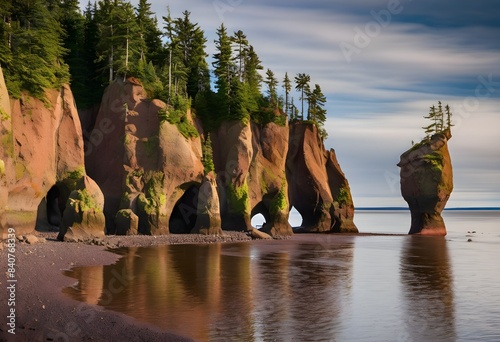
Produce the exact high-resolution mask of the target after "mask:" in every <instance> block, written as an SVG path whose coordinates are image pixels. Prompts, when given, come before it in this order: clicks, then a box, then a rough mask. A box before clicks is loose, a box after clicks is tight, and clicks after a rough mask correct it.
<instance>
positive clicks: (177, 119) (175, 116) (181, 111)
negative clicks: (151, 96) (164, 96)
mask: <svg viewBox="0 0 500 342" xmlns="http://www.w3.org/2000/svg"><path fill="white" fill-rule="evenodd" d="M173 100H174V101H173V103H174V110H172V111H170V112H168V111H167V110H166V109H161V110H159V111H158V116H159V118H160V122H163V121H168V122H169V123H171V124H172V125H176V126H177V129H178V130H179V132H180V133H181V134H182V135H183V136H184V137H185V138H186V139H190V138H195V137H198V136H199V134H198V131H197V130H196V127H194V126H193V124H192V123H191V122H190V121H189V119H188V117H187V112H188V109H189V108H190V105H191V101H190V100H189V99H186V98H185V97H183V96H180V95H176V96H174V98H173Z"/></svg>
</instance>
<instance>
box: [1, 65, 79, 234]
mask: <svg viewBox="0 0 500 342" xmlns="http://www.w3.org/2000/svg"><path fill="white" fill-rule="evenodd" d="M0 101H1V107H0V108H1V118H0V119H1V121H0V134H1V143H0V160H1V161H0V231H1V232H5V231H6V229H7V228H8V227H14V228H15V229H16V234H18V235H22V234H28V233H30V232H32V231H33V230H34V229H35V225H36V223H37V212H39V213H38V214H39V215H38V216H39V218H41V220H40V221H39V222H38V223H39V224H44V225H49V222H47V220H48V219H49V218H50V217H51V216H54V213H53V212H50V208H53V207H54V206H53V205H52V203H51V204H46V205H45V204H44V201H45V199H44V198H45V196H46V195H47V194H48V192H49V190H50V189H51V188H53V187H56V188H57V189H58V197H54V198H52V200H55V201H56V202H60V203H62V205H61V207H60V208H59V214H58V215H59V216H60V215H62V211H63V210H64V203H66V200H67V198H68V196H69V194H70V192H71V191H72V190H73V189H74V186H75V184H76V180H77V179H79V178H80V177H81V176H82V175H84V174H85V169H84V149H83V139H82V131H81V128H80V120H79V118H78V113H77V110H76V107H75V102H74V99H73V95H72V93H71V90H70V88H69V86H67V85H65V86H63V87H62V88H61V89H60V90H59V91H58V90H53V89H52V90H47V91H46V102H45V103H44V102H42V101H40V100H37V99H35V98H32V97H30V96H27V95H24V96H23V97H22V98H21V99H18V100H11V101H10V103H9V97H8V93H7V89H6V87H5V83H4V80H3V75H2V74H1V70H0ZM56 205H57V204H56ZM40 211H42V212H40ZM53 219H54V220H53V222H55V223H57V222H58V220H59V222H60V217H59V218H55V217H53Z"/></svg>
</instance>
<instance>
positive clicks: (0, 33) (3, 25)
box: [0, 0, 12, 68]
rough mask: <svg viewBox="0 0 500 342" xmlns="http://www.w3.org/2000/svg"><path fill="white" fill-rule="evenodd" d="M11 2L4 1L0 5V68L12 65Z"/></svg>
mask: <svg viewBox="0 0 500 342" xmlns="http://www.w3.org/2000/svg"><path fill="white" fill-rule="evenodd" d="M11 10H12V4H11V0H4V1H2V2H1V3H0V17H1V18H2V21H1V22H0V66H1V67H3V68H6V67H10V66H11V63H12V51H11V46H12V27H11V22H12V18H11Z"/></svg>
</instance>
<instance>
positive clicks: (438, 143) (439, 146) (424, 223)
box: [398, 130, 453, 235]
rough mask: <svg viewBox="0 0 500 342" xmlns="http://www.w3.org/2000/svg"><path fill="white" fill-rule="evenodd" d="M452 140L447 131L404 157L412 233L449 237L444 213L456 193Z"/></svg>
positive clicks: (403, 185) (402, 165)
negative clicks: (451, 152)
mask: <svg viewBox="0 0 500 342" xmlns="http://www.w3.org/2000/svg"><path fill="white" fill-rule="evenodd" d="M450 138H451V132H450V130H446V131H444V132H443V133H440V134H435V135H433V136H432V137H431V138H430V140H428V141H423V142H421V143H419V144H417V145H415V146H414V147H412V148H411V149H410V150H408V151H406V152H405V153H403V154H402V155H401V160H400V162H399V163H398V166H399V167H400V168H401V172H400V176H401V194H402V195H403V198H404V199H405V201H406V202H407V203H408V206H409V208H410V212H411V227H410V231H409V234H421V235H446V226H445V224H444V221H443V218H442V216H441V212H442V211H443V209H444V207H445V205H446V202H447V201H448V199H449V197H450V194H451V192H452V191H453V170H452V166H451V158H450V153H449V151H448V140H449V139H450Z"/></svg>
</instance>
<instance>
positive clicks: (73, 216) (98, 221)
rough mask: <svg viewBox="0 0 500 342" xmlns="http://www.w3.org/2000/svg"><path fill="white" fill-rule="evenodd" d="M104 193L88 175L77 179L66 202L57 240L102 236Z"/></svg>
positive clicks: (76, 239)
mask: <svg viewBox="0 0 500 342" xmlns="http://www.w3.org/2000/svg"><path fill="white" fill-rule="evenodd" d="M103 209H104V195H103V194H102V191H101V189H99V186H98V185H97V184H96V182H94V181H93V180H92V179H91V178H90V177H89V176H83V177H82V178H81V179H80V180H78V182H77V184H76V188H75V190H73V191H72V192H71V193H70V195H69V198H68V202H67V203H66V208H65V210H64V214H63V218H62V224H61V227H60V230H59V235H58V236H57V238H58V240H61V241H62V240H64V241H81V240H88V239H92V238H95V237H97V238H99V237H103V236H104V225H105V219H104V213H103Z"/></svg>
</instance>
